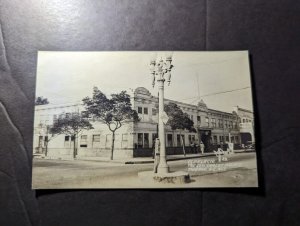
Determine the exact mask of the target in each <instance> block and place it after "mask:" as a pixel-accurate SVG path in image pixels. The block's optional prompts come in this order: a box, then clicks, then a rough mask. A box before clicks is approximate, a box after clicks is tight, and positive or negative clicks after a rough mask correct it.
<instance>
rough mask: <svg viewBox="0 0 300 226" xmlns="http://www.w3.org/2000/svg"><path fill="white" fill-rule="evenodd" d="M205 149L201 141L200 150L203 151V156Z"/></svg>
mask: <svg viewBox="0 0 300 226" xmlns="http://www.w3.org/2000/svg"><path fill="white" fill-rule="evenodd" d="M204 148H205V146H204V144H203V142H202V141H201V142H200V149H201V153H202V154H204Z"/></svg>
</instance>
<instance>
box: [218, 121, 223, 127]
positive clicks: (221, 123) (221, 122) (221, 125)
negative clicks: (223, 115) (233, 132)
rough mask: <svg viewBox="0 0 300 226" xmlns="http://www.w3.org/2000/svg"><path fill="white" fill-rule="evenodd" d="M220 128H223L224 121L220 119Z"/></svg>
mask: <svg viewBox="0 0 300 226" xmlns="http://www.w3.org/2000/svg"><path fill="white" fill-rule="evenodd" d="M219 128H223V121H222V119H219Z"/></svg>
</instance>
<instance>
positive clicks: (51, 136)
mask: <svg viewBox="0 0 300 226" xmlns="http://www.w3.org/2000/svg"><path fill="white" fill-rule="evenodd" d="M51 128H52V126H50V125H46V128H45V129H46V131H45V156H47V155H48V144H49V142H50V141H51V140H52V139H54V138H55V137H57V135H59V134H51Z"/></svg>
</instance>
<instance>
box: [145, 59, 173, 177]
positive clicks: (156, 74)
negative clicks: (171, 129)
mask: <svg viewBox="0 0 300 226" xmlns="http://www.w3.org/2000/svg"><path fill="white" fill-rule="evenodd" d="M172 68H173V65H172V55H171V54H170V55H168V56H166V59H165V60H163V59H160V60H158V61H157V60H156V58H155V57H154V58H153V59H151V62H150V72H151V75H152V85H153V87H154V86H155V83H157V85H158V93H159V99H158V103H159V109H158V127H159V129H158V131H159V141H160V160H159V165H158V167H157V173H168V172H169V166H168V164H167V160H166V141H165V127H164V122H163V116H164V114H165V113H164V83H165V81H167V83H168V85H170V82H171V69H172Z"/></svg>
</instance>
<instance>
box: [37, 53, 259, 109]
mask: <svg viewBox="0 0 300 226" xmlns="http://www.w3.org/2000/svg"><path fill="white" fill-rule="evenodd" d="M168 54H172V56H173V61H172V64H173V65H174V68H173V69H172V71H171V74H172V78H171V84H170V86H168V85H167V84H166V83H165V98H167V99H171V100H177V101H181V102H184V103H188V104H197V102H198V101H199V100H200V99H203V101H204V102H205V103H206V104H207V106H208V108H212V109H216V110H221V111H227V112H232V109H233V106H237V105H238V106H239V107H242V108H246V109H249V110H253V108H252V93H251V82H250V71H249V60H248V52H247V51H216V52H208V51H206V52H196V51H193V52H188V51H174V52H162V51H157V52H153V51H147V52H143V51H128V52H126V51H121V52H118V51H113V52H55V51H51V52H49V51H39V52H38V65H37V82H36V96H43V97H45V98H48V100H49V102H50V103H51V104H66V103H74V102H80V101H81V100H82V99H83V98H84V97H86V96H92V91H93V87H94V86H97V87H98V88H99V89H100V90H101V91H102V92H103V93H105V94H106V95H110V94H112V93H118V92H120V91H122V90H126V91H127V92H128V93H129V94H130V93H131V92H132V90H134V89H135V88H137V87H145V88H146V89H148V90H149V91H150V92H151V94H152V95H154V96H157V93H158V90H157V86H155V87H154V88H153V87H152V79H151V75H150V67H149V63H150V59H152V58H153V57H156V59H158V60H159V59H161V58H162V59H165V56H166V55H168Z"/></svg>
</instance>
